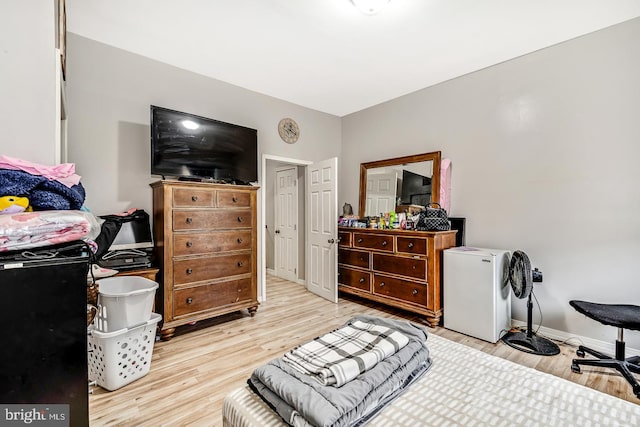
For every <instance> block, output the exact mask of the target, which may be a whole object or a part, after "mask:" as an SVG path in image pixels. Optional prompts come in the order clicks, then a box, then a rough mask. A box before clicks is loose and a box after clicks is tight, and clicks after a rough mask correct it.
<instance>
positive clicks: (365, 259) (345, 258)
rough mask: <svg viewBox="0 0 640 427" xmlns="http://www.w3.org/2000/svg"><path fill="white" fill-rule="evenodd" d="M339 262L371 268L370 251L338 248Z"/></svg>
mask: <svg viewBox="0 0 640 427" xmlns="http://www.w3.org/2000/svg"><path fill="white" fill-rule="evenodd" d="M338 263H339V264H349V265H353V266H355V267H362V268H369V252H363V251H353V250H350V249H340V250H338Z"/></svg>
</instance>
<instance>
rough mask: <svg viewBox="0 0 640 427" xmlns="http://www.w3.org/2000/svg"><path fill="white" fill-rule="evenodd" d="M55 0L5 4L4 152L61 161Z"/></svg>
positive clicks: (0, 48) (0, 62)
mask: <svg viewBox="0 0 640 427" xmlns="http://www.w3.org/2000/svg"><path fill="white" fill-rule="evenodd" d="M55 22H56V14H55V4H54V2H53V1H52V0H30V1H24V0H4V1H3V2H2V13H0V75H1V76H2V78H0V98H1V99H2V101H3V102H0V128H2V138H0V154H4V155H7V156H11V157H17V158H21V159H24V160H28V161H31V162H35V163H40V164H44V165H53V164H55V161H56V156H57V153H55V136H56V120H57V119H56V103H55V100H56V93H55V87H56V80H55V77H56V69H55V67H56V56H55V47H56V37H57V35H56V32H55Z"/></svg>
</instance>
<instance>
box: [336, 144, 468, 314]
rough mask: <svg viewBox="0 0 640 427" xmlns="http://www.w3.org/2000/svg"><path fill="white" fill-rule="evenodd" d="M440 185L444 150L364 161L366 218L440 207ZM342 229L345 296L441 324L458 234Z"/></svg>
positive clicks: (362, 201) (361, 209)
mask: <svg viewBox="0 0 640 427" xmlns="http://www.w3.org/2000/svg"><path fill="white" fill-rule="evenodd" d="M416 175H417V177H416ZM405 180H411V182H410V183H407V182H405ZM439 183H440V152H439V151H437V152H433V153H425V154H418V155H413V156H405V157H398V158H394V159H386V160H380V161H376V162H368V163H362V164H361V165H360V200H359V212H360V213H361V214H360V215H361V216H376V215H378V214H380V213H382V212H389V211H391V210H396V211H398V212H404V210H405V209H407V206H420V205H421V206H424V205H426V204H427V203H429V202H436V203H437V202H438V201H439V200H440V194H439V188H440V184H439ZM403 184H404V185H403ZM363 212H364V214H362V213H363ZM338 230H339V231H338V234H339V238H340V240H339V250H338V289H339V291H340V292H344V293H348V294H352V295H356V296H359V297H362V298H366V299H368V300H372V301H376V302H379V303H384V304H387V305H391V306H394V307H398V308H402V309H405V310H408V311H411V312H414V313H419V314H422V315H424V316H425V317H426V320H427V322H428V323H429V325H430V326H436V325H438V323H439V322H440V319H441V317H442V314H443V309H444V307H443V304H442V268H441V263H442V251H443V250H444V249H447V248H450V247H453V246H455V241H456V239H455V236H456V231H455V230H452V231H439V232H435V231H416V230H399V229H390V230H389V229H384V230H381V229H374V228H366V229H365V228H351V227H339V229H338Z"/></svg>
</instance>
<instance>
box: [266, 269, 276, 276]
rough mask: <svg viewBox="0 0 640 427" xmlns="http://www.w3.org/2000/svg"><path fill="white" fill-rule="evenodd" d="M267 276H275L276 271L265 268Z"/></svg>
mask: <svg viewBox="0 0 640 427" xmlns="http://www.w3.org/2000/svg"><path fill="white" fill-rule="evenodd" d="M266 270H267V274H271V275H272V276H275V275H276V271H275V270H274V269H273V268H267V269H266Z"/></svg>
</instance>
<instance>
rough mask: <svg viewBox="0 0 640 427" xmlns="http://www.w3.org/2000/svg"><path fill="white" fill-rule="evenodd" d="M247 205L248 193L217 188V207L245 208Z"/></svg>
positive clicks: (248, 202) (249, 202)
mask: <svg viewBox="0 0 640 427" xmlns="http://www.w3.org/2000/svg"><path fill="white" fill-rule="evenodd" d="M249 206H251V194H250V193H243V192H240V191H223V190H218V207H219V208H233V207H236V208H247V207H249Z"/></svg>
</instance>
